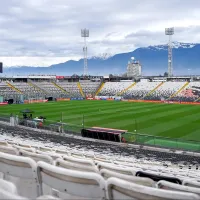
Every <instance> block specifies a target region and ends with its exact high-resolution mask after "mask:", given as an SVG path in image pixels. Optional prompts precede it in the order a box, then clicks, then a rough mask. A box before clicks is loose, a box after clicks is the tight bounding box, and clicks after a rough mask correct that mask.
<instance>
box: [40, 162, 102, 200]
mask: <svg viewBox="0 0 200 200" xmlns="http://www.w3.org/2000/svg"><path fill="white" fill-rule="evenodd" d="M37 172H38V176H39V184H40V189H41V192H40V194H41V195H47V194H44V190H43V185H48V186H49V187H50V188H52V189H53V190H55V191H56V190H57V191H58V192H59V193H58V194H57V195H58V197H59V198H65V199H67V198H70V199H74V198H76V199H80V198H86V199H105V182H104V179H103V178H102V177H101V176H100V175H99V174H96V173H90V172H78V171H73V170H67V169H64V168H60V167H56V166H53V165H49V164H47V163H45V162H42V161H41V162H38V169H37ZM50 195H52V194H50Z"/></svg>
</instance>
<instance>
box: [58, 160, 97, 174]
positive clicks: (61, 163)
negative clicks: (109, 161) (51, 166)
mask: <svg viewBox="0 0 200 200" xmlns="http://www.w3.org/2000/svg"><path fill="white" fill-rule="evenodd" d="M55 165H56V166H58V167H63V168H66V169H71V170H77V171H84V172H98V169H97V168H96V166H92V165H89V164H86V162H85V163H83V162H80V163H78V162H70V161H69V160H67V161H65V160H63V159H60V158H58V159H57V160H56V161H55Z"/></svg>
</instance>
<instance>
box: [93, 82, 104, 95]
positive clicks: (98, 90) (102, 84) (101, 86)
mask: <svg viewBox="0 0 200 200" xmlns="http://www.w3.org/2000/svg"><path fill="white" fill-rule="evenodd" d="M104 85H105V83H104V82H102V83H101V85H100V86H99V88H98V89H97V91H96V93H95V96H98V94H99V92H101V90H102V88H103V87H104Z"/></svg>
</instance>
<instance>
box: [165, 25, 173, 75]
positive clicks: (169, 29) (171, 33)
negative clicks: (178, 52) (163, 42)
mask: <svg viewBox="0 0 200 200" xmlns="http://www.w3.org/2000/svg"><path fill="white" fill-rule="evenodd" d="M165 35H168V36H169V43H168V76H169V77H171V76H173V67H172V35H174V28H173V27H172V28H166V29H165Z"/></svg>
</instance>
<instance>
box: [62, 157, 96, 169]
mask: <svg viewBox="0 0 200 200" xmlns="http://www.w3.org/2000/svg"><path fill="white" fill-rule="evenodd" d="M63 160H65V161H67V162H70V163H74V164H81V165H85V166H89V167H94V166H95V164H94V162H93V160H91V159H88V158H76V157H73V156H63Z"/></svg>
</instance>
